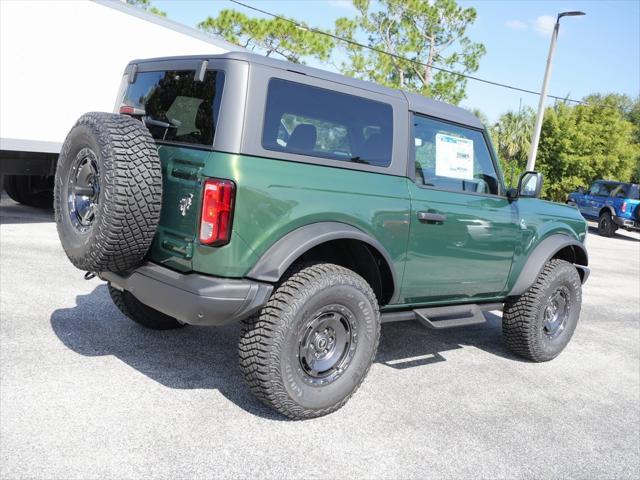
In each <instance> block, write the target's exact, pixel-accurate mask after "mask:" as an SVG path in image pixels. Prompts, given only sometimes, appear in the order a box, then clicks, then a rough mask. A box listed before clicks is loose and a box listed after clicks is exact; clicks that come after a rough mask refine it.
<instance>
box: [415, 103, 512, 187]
mask: <svg viewBox="0 0 640 480" xmlns="http://www.w3.org/2000/svg"><path fill="white" fill-rule="evenodd" d="M413 130H414V137H415V138H414V149H415V150H414V152H415V161H416V182H417V183H419V184H423V185H426V186H429V187H436V188H442V189H446V190H458V191H462V192H474V193H490V194H494V195H498V194H499V193H500V180H499V177H498V173H497V172H496V169H495V165H494V163H493V161H492V159H491V155H490V153H489V149H488V148H487V144H486V141H485V137H484V135H483V134H482V132H480V131H478V130H472V129H469V128H464V127H460V126H457V125H453V124H449V123H446V122H442V121H439V120H435V119H432V118H428V117H423V116H421V115H415V114H414V115H413Z"/></svg>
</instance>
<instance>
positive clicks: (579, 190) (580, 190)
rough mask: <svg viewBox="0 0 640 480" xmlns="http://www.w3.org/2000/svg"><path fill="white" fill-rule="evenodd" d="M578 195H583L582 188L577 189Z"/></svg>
mask: <svg viewBox="0 0 640 480" xmlns="http://www.w3.org/2000/svg"><path fill="white" fill-rule="evenodd" d="M578 193H579V194H581V195H582V194H584V187H578Z"/></svg>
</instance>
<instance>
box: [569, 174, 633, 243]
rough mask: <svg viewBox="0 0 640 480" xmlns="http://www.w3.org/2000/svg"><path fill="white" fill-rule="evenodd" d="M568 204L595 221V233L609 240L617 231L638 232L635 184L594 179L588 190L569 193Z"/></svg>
mask: <svg viewBox="0 0 640 480" xmlns="http://www.w3.org/2000/svg"><path fill="white" fill-rule="evenodd" d="M567 203H568V204H569V205H574V206H576V207H578V210H580V213H582V216H583V217H584V218H586V219H588V220H597V221H598V233H599V234H600V235H602V236H605V237H611V236H613V235H614V234H615V233H616V230H617V229H618V228H624V229H625V230H636V231H638V230H640V187H639V186H638V185H637V184H635V183H623V182H613V181H609V180H596V181H595V182H594V183H593V185H591V188H589V190H587V191H585V190H584V189H579V190H578V191H576V192H573V193H570V194H569V198H568V200H567Z"/></svg>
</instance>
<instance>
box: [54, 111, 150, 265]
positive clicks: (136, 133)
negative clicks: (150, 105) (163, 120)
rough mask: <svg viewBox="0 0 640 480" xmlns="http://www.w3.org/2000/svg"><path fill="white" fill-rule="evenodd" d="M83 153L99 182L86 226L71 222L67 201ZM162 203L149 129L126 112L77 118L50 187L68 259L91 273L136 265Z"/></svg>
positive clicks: (146, 246) (147, 244)
mask: <svg viewBox="0 0 640 480" xmlns="http://www.w3.org/2000/svg"><path fill="white" fill-rule="evenodd" d="M83 152H89V153H88V154H90V155H93V157H91V158H92V159H95V161H93V160H92V162H91V163H92V164H95V165H97V167H96V168H97V174H95V175H93V177H94V178H97V179H98V183H97V184H98V185H99V188H96V189H94V192H95V191H96V190H97V193H95V199H96V202H95V209H93V210H92V211H95V213H94V215H93V217H92V218H93V220H92V221H91V224H90V225H89V226H88V227H86V229H85V230H81V229H80V228H79V227H78V226H77V224H74V221H77V220H74V219H75V217H74V215H73V208H74V207H73V206H72V205H74V204H73V203H72V202H71V201H70V200H69V198H70V197H69V194H70V193H73V192H72V191H71V190H72V188H71V186H70V185H71V181H72V180H71V179H72V175H74V170H73V169H74V168H76V169H77V168H78V167H77V163H76V162H77V161H78V157H79V156H81V155H83ZM74 166H75V167H74ZM161 205H162V169H161V164H160V159H159V157H158V150H157V147H156V145H155V143H154V141H153V138H152V137H151V134H150V133H149V131H148V130H147V128H146V127H145V126H144V125H143V124H142V123H141V122H139V121H137V120H135V119H133V118H131V117H127V116H125V115H116V114H111V113H97V112H92V113H86V114H84V115H83V116H82V117H80V119H79V120H78V122H77V123H76V124H75V126H74V127H73V128H72V129H71V131H70V132H69V134H68V135H67V138H66V140H65V142H64V145H63V147H62V152H61V153H60V156H59V159H58V168H57V170H56V177H55V188H54V207H55V219H56V224H57V228H58V235H59V237H60V241H61V243H62V246H63V248H64V251H65V253H66V254H67V256H68V257H69V259H70V260H71V262H72V263H73V264H74V265H75V266H76V267H77V268H79V269H81V270H86V271H91V272H102V271H112V272H126V271H127V270H130V269H132V268H134V267H136V266H137V265H138V264H139V263H140V261H141V260H142V258H143V257H144V256H145V254H146V253H147V251H148V249H149V247H150V245H151V241H152V240H153V236H154V234H155V231H156V227H157V225H158V222H159V220H160V208H161ZM82 228H83V229H84V228H85V227H84V226H83V227H82Z"/></svg>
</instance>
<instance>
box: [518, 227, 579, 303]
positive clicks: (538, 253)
mask: <svg viewBox="0 0 640 480" xmlns="http://www.w3.org/2000/svg"><path fill="white" fill-rule="evenodd" d="M566 247H573V248H574V249H576V250H577V251H576V253H578V252H580V258H579V260H578V259H576V260H577V261H576V263H575V264H574V265H575V266H576V268H577V269H578V270H579V271H581V277H582V283H584V282H585V281H586V280H587V277H588V276H589V268H588V265H589V255H588V254H587V250H586V248H585V247H584V244H582V243H580V242H579V241H578V240H576V239H575V238H571V237H570V236H568V235H563V234H554V235H551V236H549V237H547V238H545V239H544V240H542V241H541V242H540V243H539V244H538V245H537V246H536V247H535V248H534V250H533V252H531V254H530V255H529V258H528V259H527V261H526V262H525V264H524V267H522V270H521V271H520V275H518V279H517V280H516V283H514V284H513V287H512V288H511V291H510V292H509V295H508V296H510V297H511V296H517V295H522V294H523V293H524V292H525V291H526V290H527V289H528V288H529V287H530V286H531V285H533V284H534V282H535V281H536V279H537V278H538V275H540V272H541V271H542V269H543V268H544V265H545V263H547V262H548V261H549V260H551V259H552V258H553V257H554V255H555V254H556V253H558V252H559V251H560V250H562V249H563V248H566ZM576 257H578V255H576Z"/></svg>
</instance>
